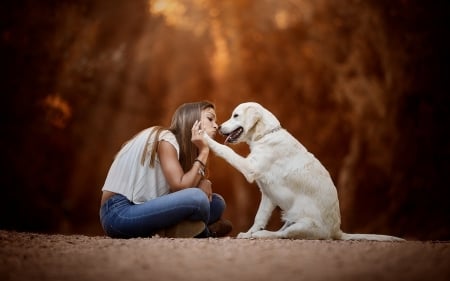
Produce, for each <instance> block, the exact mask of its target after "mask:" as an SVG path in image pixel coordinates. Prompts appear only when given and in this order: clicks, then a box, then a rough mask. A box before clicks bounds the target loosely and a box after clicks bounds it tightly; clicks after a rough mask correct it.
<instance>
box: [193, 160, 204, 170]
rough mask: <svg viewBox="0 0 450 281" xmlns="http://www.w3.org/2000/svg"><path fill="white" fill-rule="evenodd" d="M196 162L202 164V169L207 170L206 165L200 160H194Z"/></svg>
mask: <svg viewBox="0 0 450 281" xmlns="http://www.w3.org/2000/svg"><path fill="white" fill-rule="evenodd" d="M194 162H198V163H200V165H202V168H203V169H204V168H206V164H205V163H203V162H202V161H201V160H200V159H197V158H196V159H194Z"/></svg>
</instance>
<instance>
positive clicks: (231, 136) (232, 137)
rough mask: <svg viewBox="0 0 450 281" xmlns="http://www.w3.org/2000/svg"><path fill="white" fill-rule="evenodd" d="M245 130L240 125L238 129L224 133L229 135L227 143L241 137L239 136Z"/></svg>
mask: <svg viewBox="0 0 450 281" xmlns="http://www.w3.org/2000/svg"><path fill="white" fill-rule="evenodd" d="M243 132H244V128H242V127H239V128H237V129H236V130H234V131H232V132H231V133H228V134H223V135H224V136H226V137H227V138H226V139H225V143H235V142H236V141H237V140H238V139H239V137H240V136H241V135H242V133H243Z"/></svg>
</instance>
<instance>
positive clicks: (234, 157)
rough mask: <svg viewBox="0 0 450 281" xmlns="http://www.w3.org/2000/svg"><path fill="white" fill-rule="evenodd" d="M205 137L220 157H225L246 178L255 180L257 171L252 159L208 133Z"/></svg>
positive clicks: (250, 180)
mask: <svg viewBox="0 0 450 281" xmlns="http://www.w3.org/2000/svg"><path fill="white" fill-rule="evenodd" d="M204 138H205V139H206V141H207V142H208V146H209V148H210V149H211V150H212V151H213V152H214V153H215V154H216V155H217V156H219V157H221V158H223V159H224V160H225V161H227V162H228V163H229V164H230V165H231V166H233V167H234V168H235V169H236V170H238V171H239V172H240V173H241V174H243V175H244V177H245V179H246V180H247V181H248V182H249V183H252V182H253V181H254V180H255V172H254V169H253V165H252V164H251V163H250V160H249V159H247V158H244V157H242V156H241V155H239V154H237V153H236V152H235V151H234V150H233V149H231V148H230V147H228V146H226V145H223V144H220V143H218V142H217V141H215V140H213V139H212V138H211V137H210V136H208V135H207V134H206V133H205V134H204Z"/></svg>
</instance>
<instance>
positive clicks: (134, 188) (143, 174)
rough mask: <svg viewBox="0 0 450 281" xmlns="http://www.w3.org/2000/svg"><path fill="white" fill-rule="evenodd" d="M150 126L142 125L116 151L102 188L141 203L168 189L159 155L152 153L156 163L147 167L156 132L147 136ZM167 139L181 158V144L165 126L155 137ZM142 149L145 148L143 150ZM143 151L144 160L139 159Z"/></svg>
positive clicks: (165, 192) (162, 193) (150, 129)
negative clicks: (143, 126)
mask: <svg viewBox="0 0 450 281" xmlns="http://www.w3.org/2000/svg"><path fill="white" fill-rule="evenodd" d="M152 131H153V127H151V128H148V129H145V130H143V131H141V132H140V133H138V134H137V135H136V136H134V137H133V138H132V139H131V140H129V141H128V142H127V143H126V144H125V145H124V146H123V147H122V148H121V149H120V151H119V152H118V153H117V155H116V157H115V158H114V161H113V163H112V165H111V167H110V168H109V172H108V175H107V177H106V180H105V184H104V185H103V188H102V191H103V190H107V191H112V192H114V193H119V194H122V195H124V196H125V197H127V198H128V200H130V201H132V202H133V203H135V204H140V203H144V202H146V201H148V200H151V199H154V198H156V197H159V196H161V195H164V194H168V193H169V190H170V189H169V184H168V183H167V180H166V178H165V177H164V174H163V172H162V169H161V164H160V162H159V158H158V155H156V156H155V166H154V167H153V168H151V167H150V165H149V163H150V153H151V149H152V147H153V143H154V138H155V136H156V134H153V135H152V139H149V136H150V133H151V132H152ZM161 140H164V141H167V142H169V143H170V144H172V145H173V147H174V148H175V149H176V151H177V157H178V159H179V158H180V147H179V145H178V142H177V140H176V138H175V135H174V134H173V133H172V132H170V131H168V130H164V131H162V132H161V134H160V135H159V139H158V141H161ZM144 151H145V152H144ZM143 153H145V154H146V155H145V161H144V163H143V164H142V163H141V160H142V157H143Z"/></svg>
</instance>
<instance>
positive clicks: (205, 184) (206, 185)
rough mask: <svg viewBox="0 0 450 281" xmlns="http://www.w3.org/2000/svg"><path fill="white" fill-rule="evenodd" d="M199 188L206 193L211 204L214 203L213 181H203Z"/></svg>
mask: <svg viewBox="0 0 450 281" xmlns="http://www.w3.org/2000/svg"><path fill="white" fill-rule="evenodd" d="M198 187H199V188H200V189H201V190H203V192H205V194H206V196H207V197H208V200H209V202H211V201H212V187H211V181H210V180H208V179H202V180H201V181H200V183H199V184H198Z"/></svg>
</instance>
